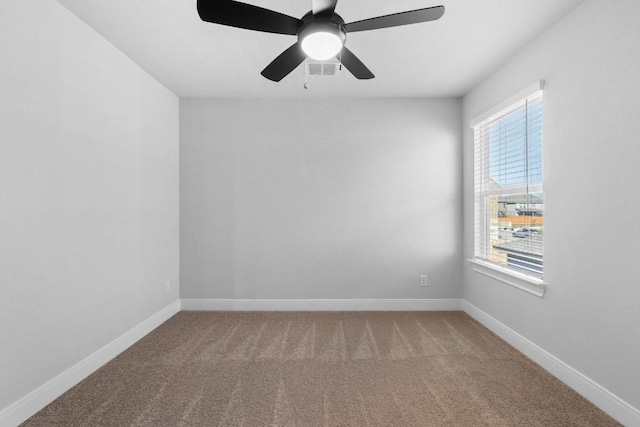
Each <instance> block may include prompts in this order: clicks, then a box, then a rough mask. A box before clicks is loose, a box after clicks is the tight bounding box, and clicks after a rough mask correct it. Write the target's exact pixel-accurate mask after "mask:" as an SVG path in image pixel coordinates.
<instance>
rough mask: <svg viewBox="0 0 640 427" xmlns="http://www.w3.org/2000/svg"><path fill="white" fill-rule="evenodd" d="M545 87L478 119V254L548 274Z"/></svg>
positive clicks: (521, 269) (535, 273)
mask: <svg viewBox="0 0 640 427" xmlns="http://www.w3.org/2000/svg"><path fill="white" fill-rule="evenodd" d="M542 95H543V92H542V91H541V90H538V91H536V92H535V93H533V94H531V95H530V96H527V97H526V98H524V99H522V100H520V101H517V102H515V103H513V104H512V105H510V106H508V107H506V108H504V109H503V110H501V111H499V112H497V113H495V114H492V115H491V116H490V117H488V118H486V119H483V120H482V121H480V122H478V123H475V125H474V127H473V129H474V145H475V147H474V156H475V158H474V165H475V166H474V168H475V169H474V193H475V200H474V205H475V223H474V242H475V248H474V253H475V258H476V259H479V260H482V261H486V262H489V263H492V264H495V265H497V266H500V267H505V268H509V269H513V270H516V271H519V272H521V273H525V274H528V275H533V276H536V277H542V273H543V249H544V245H543V241H544V192H543V187H542V172H543V158H542Z"/></svg>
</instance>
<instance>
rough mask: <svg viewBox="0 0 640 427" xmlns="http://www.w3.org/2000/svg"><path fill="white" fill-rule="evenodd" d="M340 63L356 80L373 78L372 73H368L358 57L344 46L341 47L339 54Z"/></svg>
mask: <svg viewBox="0 0 640 427" xmlns="http://www.w3.org/2000/svg"><path fill="white" fill-rule="evenodd" d="M340 62H342V65H344V66H345V67H347V70H349V72H351V74H353V75H354V76H355V78H356V79H360V80H363V79H372V78H374V77H375V76H374V75H373V73H372V72H371V71H369V69H368V68H367V66H366V65H364V64H363V63H362V61H360V60H359V59H358V57H357V56H355V55H354V54H353V52H351V51H350V50H349V49H347V48H346V47H344V46H343V47H342V52H341V53H340Z"/></svg>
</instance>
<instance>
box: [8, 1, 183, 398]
mask: <svg viewBox="0 0 640 427" xmlns="http://www.w3.org/2000/svg"><path fill="white" fill-rule="evenodd" d="M178 108H179V103H178V99H177V97H176V96H175V95H173V94H172V93H171V92H169V91H168V90H166V89H165V88H164V87H162V86H161V85H159V84H158V83H157V82H156V81H155V80H153V79H152V78H151V77H149V76H148V75H147V74H146V73H145V72H143V71H142V70H141V69H140V68H139V67H137V66H136V65H134V64H133V63H132V62H131V61H130V60H129V59H128V58H126V57H125V56H124V55H123V54H122V53H120V52H119V51H118V50H116V49H115V48H114V47H113V46H112V45H110V44H109V43H107V42H106V41H105V40H104V39H102V38H101V37H100V36H99V35H97V33H95V32H94V31H93V30H91V29H90V28H89V27H87V26H86V25H85V24H83V23H82V22H81V21H80V20H79V19H78V18H76V17H75V16H74V15H72V14H71V13H70V12H68V11H67V10H66V9H65V8H63V7H62V6H61V5H60V4H58V3H57V2H55V1H41V0H2V2H0V206H1V207H0V409H2V408H4V407H6V406H7V405H9V404H11V403H12V402H14V401H16V400H17V399H19V398H21V397H22V396H24V395H25V394H27V393H28V392H31V391H32V390H34V389H35V388H37V387H38V386H40V385H42V384H43V383H45V382H46V381H48V380H50V379H52V378H53V377H55V376H56V375H58V374H60V373H61V372H63V371H64V370H66V369H68V368H70V367H71V366H73V365H74V364H76V363H78V362H79V361H80V360H82V359H84V358H85V357H87V356H89V355H90V354H92V353H93V352H95V351H96V350H98V349H99V348H101V347H102V346H104V345H106V344H107V343H109V342H110V341H112V340H113V339H115V338H116V337H119V336H120V335H122V334H123V333H125V332H126V331H128V330H129V329H131V328H132V327H134V326H135V325H137V324H139V323H140V322H142V321H143V320H144V319H146V318H148V317H149V316H151V315H152V314H154V313H156V312H157V311H159V310H160V309H162V308H163V307H165V306H167V305H168V304H169V303H171V302H172V301H175V300H176V299H177V298H178V274H179V273H178V238H179V237H178V232H179V229H178V212H179V211H178V136H179V134H178ZM167 279H169V280H172V281H173V285H174V286H173V290H172V291H171V292H169V293H166V294H165V292H164V281H165V280H167Z"/></svg>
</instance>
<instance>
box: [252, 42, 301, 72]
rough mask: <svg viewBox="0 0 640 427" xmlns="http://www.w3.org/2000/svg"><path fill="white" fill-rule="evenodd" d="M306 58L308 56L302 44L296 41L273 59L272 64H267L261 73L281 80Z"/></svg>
mask: <svg viewBox="0 0 640 427" xmlns="http://www.w3.org/2000/svg"><path fill="white" fill-rule="evenodd" d="M306 58H307V56H306V55H305V54H304V52H303V51H302V48H301V47H300V44H299V43H297V42H296V43H294V44H293V45H291V47H290V48H289V49H287V50H285V51H284V52H282V53H281V54H280V55H279V56H278V57H277V58H276V59H274V60H273V61H271V64H269V65H267V67H266V68H265V69H264V70H262V72H261V73H260V74H262V75H263V76H264V77H266V78H268V79H269V80H273V81H274V82H279V81H280V80H282V79H283V78H284V77H285V76H286V75H287V74H289V73H290V72H292V71H293V70H295V69H296V67H297V66H298V65H300V64H301V63H302V61H304V60H305V59H306Z"/></svg>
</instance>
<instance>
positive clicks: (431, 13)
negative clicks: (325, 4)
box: [344, 6, 444, 33]
mask: <svg viewBox="0 0 640 427" xmlns="http://www.w3.org/2000/svg"><path fill="white" fill-rule="evenodd" d="M442 15H444V6H434V7H428V8H426V9H417V10H410V11H408V12H400V13H394V14H392V15H385V16H378V17H377V18H369V19H365V20H362V21H356V22H352V23H350V24H347V25H345V27H344V28H345V29H346V30H347V33H353V32H354V31H367V30H377V29H379V28H389V27H397V26H400V25H409V24H417V23H418V22H427V21H435V20H436V19H440V18H441V17H442Z"/></svg>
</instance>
